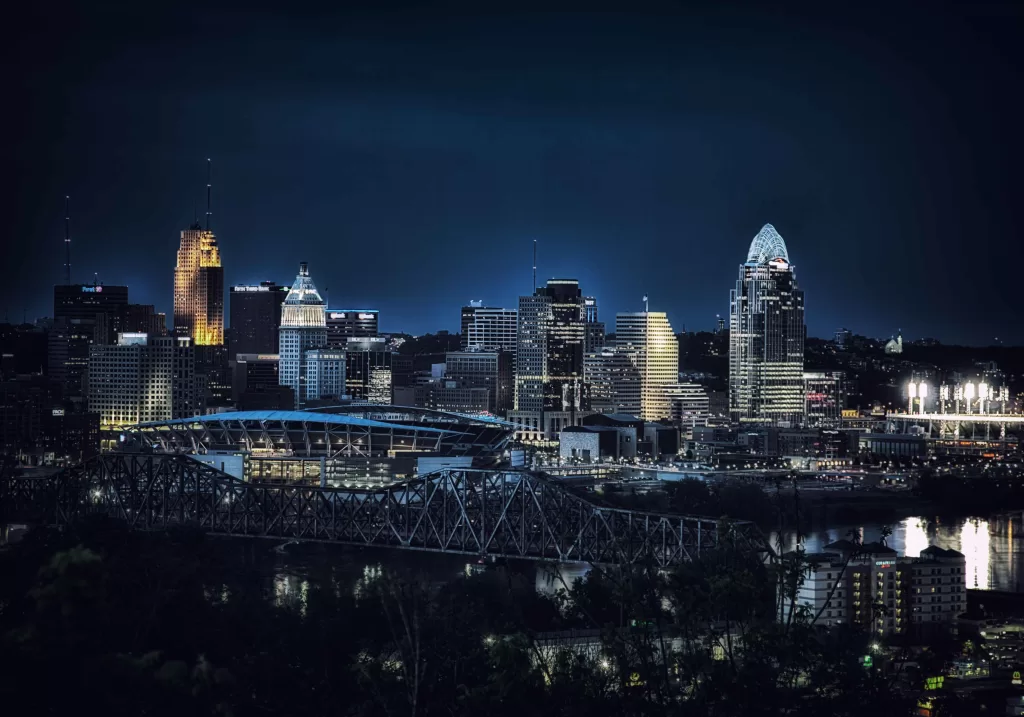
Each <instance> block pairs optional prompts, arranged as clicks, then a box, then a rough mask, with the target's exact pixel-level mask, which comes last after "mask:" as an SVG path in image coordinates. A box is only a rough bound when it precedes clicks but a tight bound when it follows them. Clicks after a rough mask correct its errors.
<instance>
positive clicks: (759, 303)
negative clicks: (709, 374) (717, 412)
mask: <svg viewBox="0 0 1024 717" xmlns="http://www.w3.org/2000/svg"><path fill="white" fill-rule="evenodd" d="M805 334H806V328H805V326H804V292H803V291H802V290H800V289H799V288H798V287H797V283H796V276H795V274H794V267H793V266H792V264H790V263H789V252H788V251H787V250H786V243H785V242H784V241H783V240H782V237H781V236H779V234H778V232H776V231H775V228H774V227H773V226H772V225H771V224H765V225H764V227H763V228H762V229H761V231H760V232H758V234H757V236H755V237H754V240H753V241H752V242H751V243H750V251H748V252H747V261H746V262H745V263H744V264H742V265H740V271H739V278H738V279H737V281H736V288H735V289H733V290H732V291H731V292H730V295H729V412H730V413H731V414H732V416H733V419H734V420H738V421H744V422H759V423H769V424H775V425H780V426H798V425H800V424H801V422H802V421H803V416H804V337H805Z"/></svg>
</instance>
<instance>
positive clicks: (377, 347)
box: [345, 337, 394, 405]
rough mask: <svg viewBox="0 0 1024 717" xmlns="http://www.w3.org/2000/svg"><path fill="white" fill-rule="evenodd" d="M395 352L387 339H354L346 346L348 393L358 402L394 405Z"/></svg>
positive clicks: (346, 390)
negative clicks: (393, 369) (393, 370)
mask: <svg viewBox="0 0 1024 717" xmlns="http://www.w3.org/2000/svg"><path fill="white" fill-rule="evenodd" d="M391 358H392V352H391V349H389V348H388V345H387V341H386V340H385V339H383V338H379V337H373V338H353V339H349V340H348V341H347V342H346V343H345V393H346V394H347V395H348V396H349V398H351V399H352V400H353V401H356V402H358V403H372V404H380V405H390V404H392V403H393V402H394V381H393V377H392V373H391Z"/></svg>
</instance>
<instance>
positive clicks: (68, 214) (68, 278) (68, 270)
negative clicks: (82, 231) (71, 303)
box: [64, 195, 71, 285]
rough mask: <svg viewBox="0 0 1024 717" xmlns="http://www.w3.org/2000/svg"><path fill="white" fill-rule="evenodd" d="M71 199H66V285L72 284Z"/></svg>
mask: <svg viewBox="0 0 1024 717" xmlns="http://www.w3.org/2000/svg"><path fill="white" fill-rule="evenodd" d="M70 205H71V197H69V196H67V195H65V197H64V284H65V285H70V284H71V209H70Z"/></svg>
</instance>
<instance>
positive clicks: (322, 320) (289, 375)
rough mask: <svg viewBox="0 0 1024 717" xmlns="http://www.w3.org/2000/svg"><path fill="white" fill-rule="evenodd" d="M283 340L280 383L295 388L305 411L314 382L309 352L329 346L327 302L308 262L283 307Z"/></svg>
mask: <svg viewBox="0 0 1024 717" xmlns="http://www.w3.org/2000/svg"><path fill="white" fill-rule="evenodd" d="M279 337H280V338H279V348H278V353H279V354H280V357H281V358H280V361H281V363H280V368H279V371H278V376H279V382H280V384H281V385H282V386H291V388H292V390H293V391H294V392H295V408H301V407H302V406H303V405H304V404H305V402H306V395H307V390H306V386H307V384H308V382H309V379H310V376H309V371H308V366H307V361H306V352H307V351H309V350H310V349H322V348H325V347H326V346H327V303H326V302H325V301H324V300H323V299H322V298H320V292H318V291H317V290H316V286H315V285H314V284H313V280H312V279H311V278H310V276H309V267H308V266H307V264H306V262H302V263H301V264H299V273H298V276H296V277H295V282H294V283H293V284H292V288H291V290H290V291H289V292H288V296H287V297H285V300H284V303H283V304H282V305H281V330H280V332H279Z"/></svg>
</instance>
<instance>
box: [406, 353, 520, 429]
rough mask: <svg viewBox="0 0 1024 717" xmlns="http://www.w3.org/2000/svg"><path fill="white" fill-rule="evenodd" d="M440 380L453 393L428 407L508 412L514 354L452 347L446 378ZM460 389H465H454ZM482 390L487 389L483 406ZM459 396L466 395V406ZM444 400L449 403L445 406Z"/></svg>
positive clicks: (495, 412)
mask: <svg viewBox="0 0 1024 717" xmlns="http://www.w3.org/2000/svg"><path fill="white" fill-rule="evenodd" d="M440 383H442V384H443V385H444V388H445V389H446V390H448V391H451V392H452V393H451V394H450V395H449V396H448V398H446V400H445V401H440V402H437V401H435V402H434V404H436V405H434V404H432V405H425V407H426V408H438V409H440V410H446V411H456V412H467V411H472V412H480V411H486V412H487V413H492V414H495V415H498V416H504V415H506V414H507V412H508V411H509V409H510V408H511V407H512V394H513V386H512V355H511V354H509V353H507V352H504V351H451V352H449V353H447V354H446V355H445V363H444V380H443V381H442V382H440ZM456 389H458V390H460V391H461V392H462V393H459V394H456V393H454V391H455V390H456ZM481 390H482V391H486V392H487V394H486V399H487V400H486V402H485V403H484V404H483V407H482V408H481V407H480V406H481V395H482V394H481V393H480V391H481ZM456 398H462V399H466V402H465V403H464V404H462V405H464V406H465V408H458V405H459V404H458V402H457V401H456ZM417 400H418V399H417ZM442 404H443V405H447V406H449V407H448V408H441V405H442ZM417 405H419V404H417Z"/></svg>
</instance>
